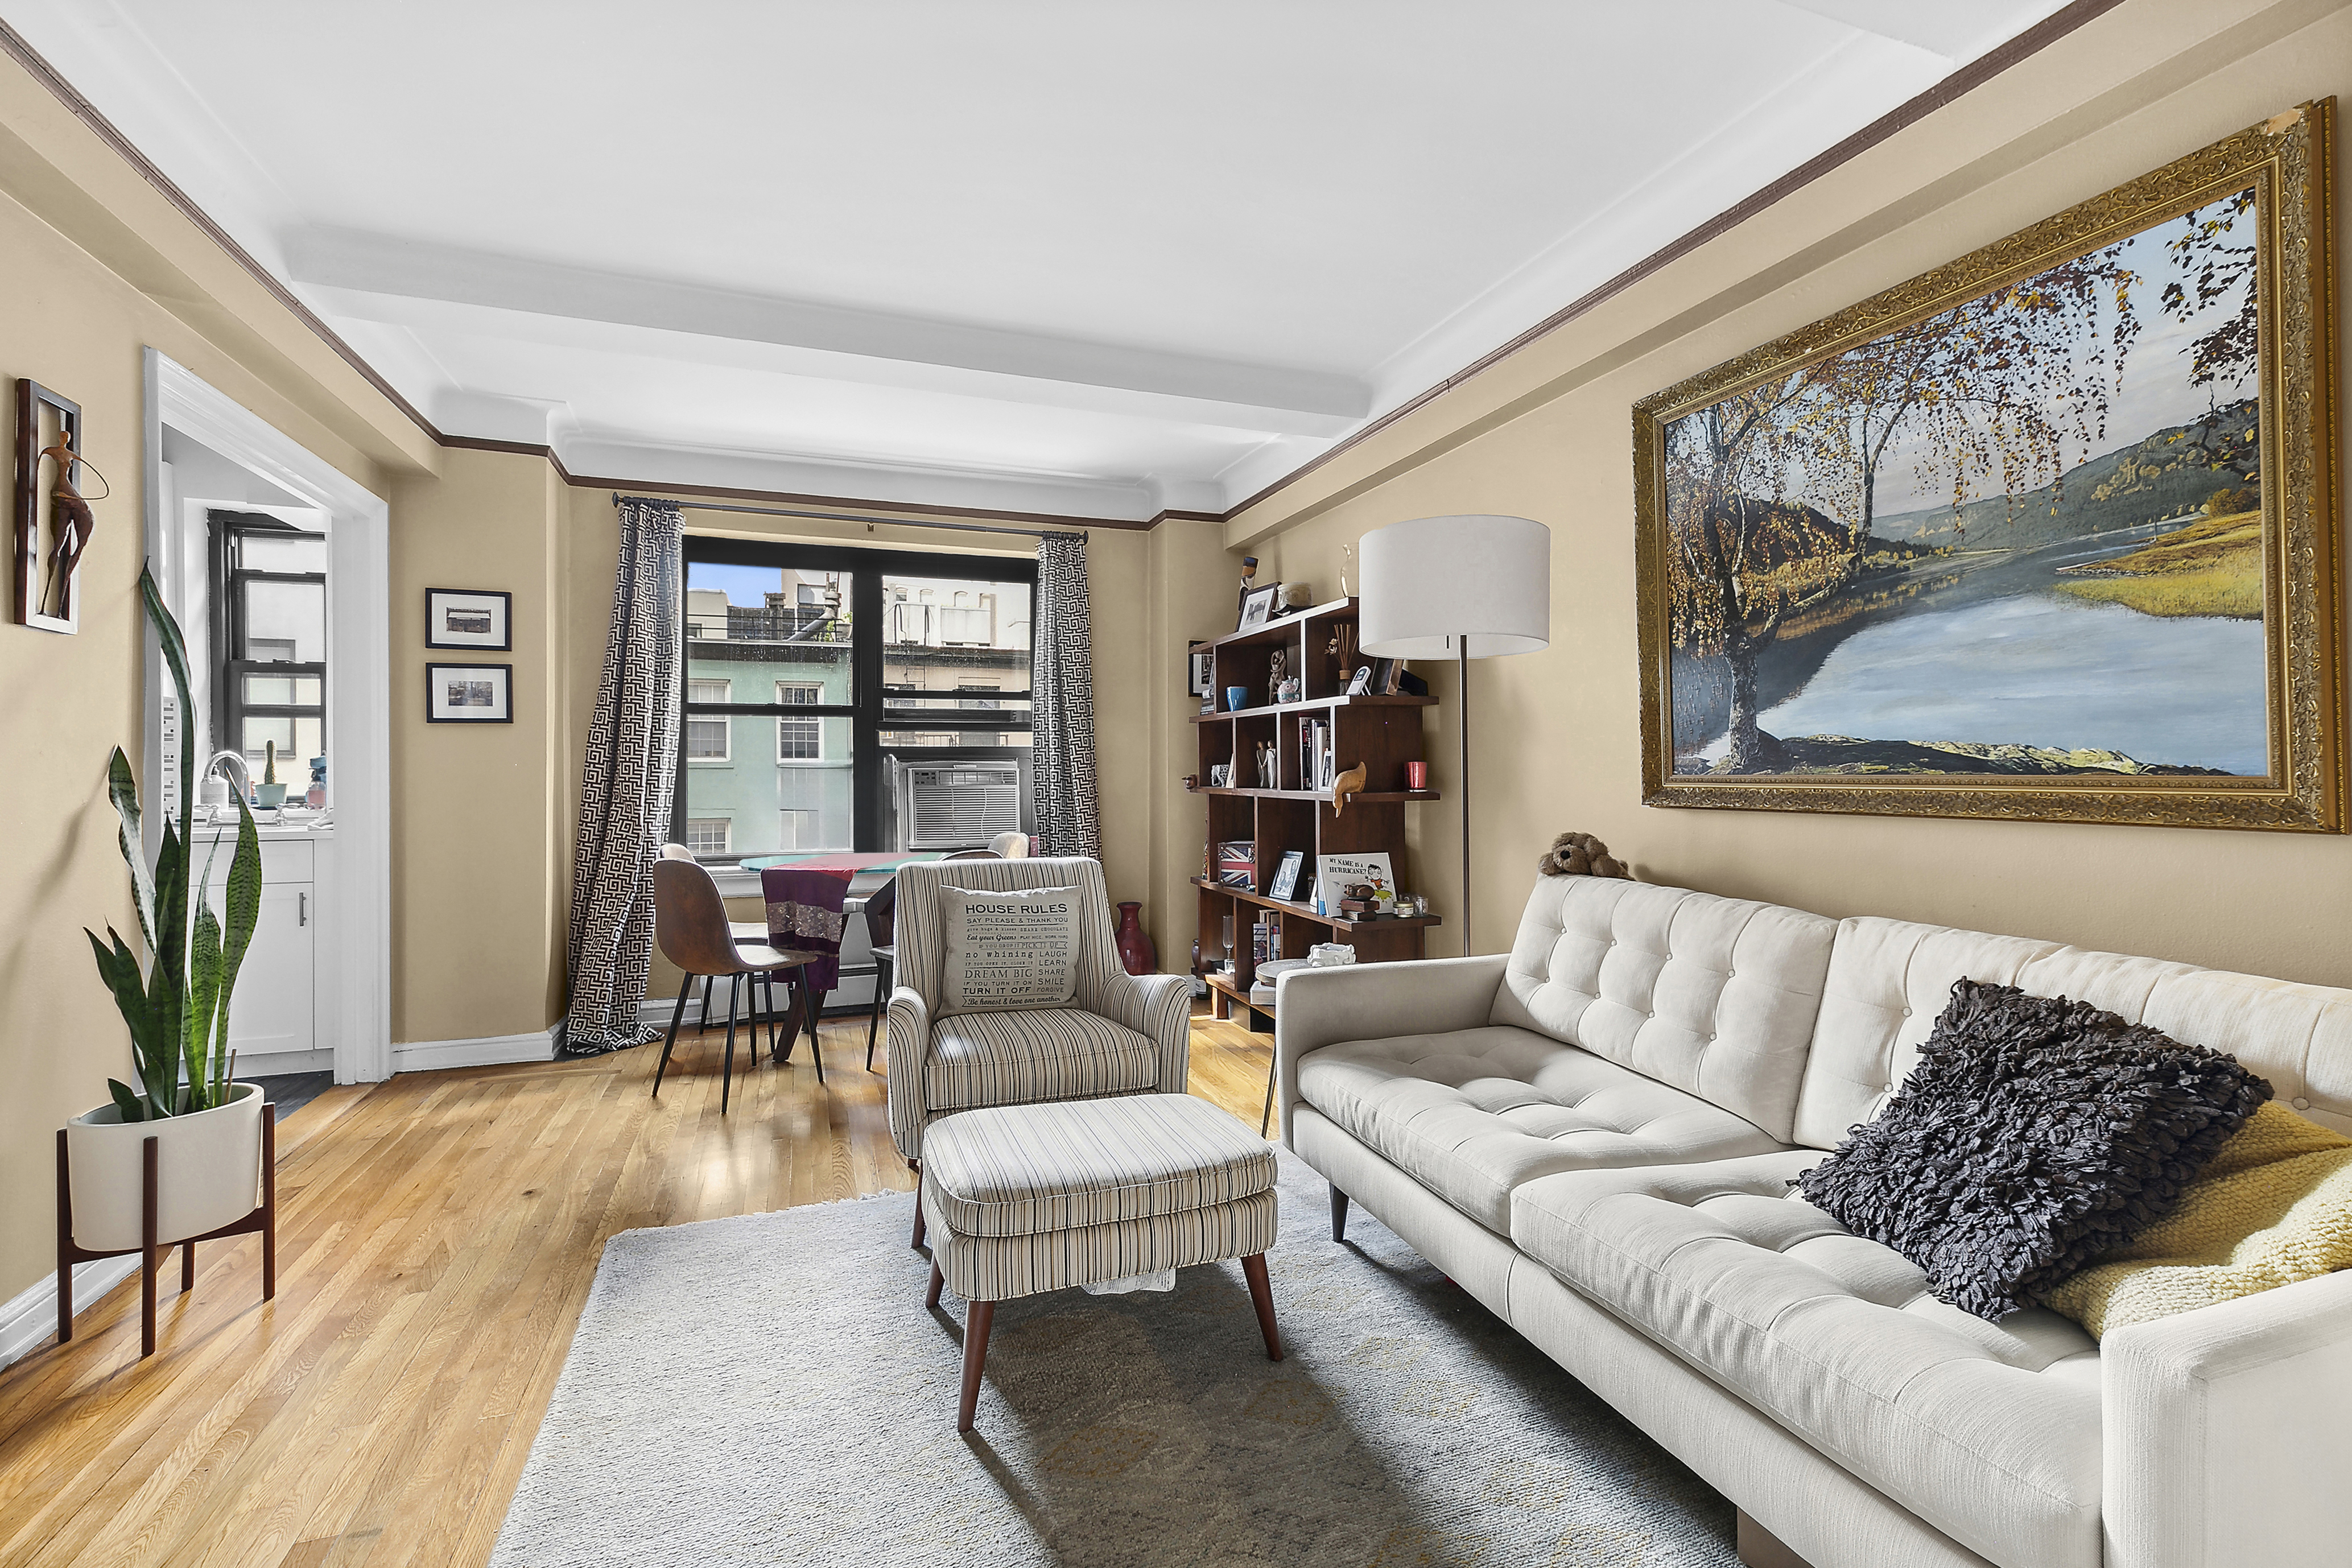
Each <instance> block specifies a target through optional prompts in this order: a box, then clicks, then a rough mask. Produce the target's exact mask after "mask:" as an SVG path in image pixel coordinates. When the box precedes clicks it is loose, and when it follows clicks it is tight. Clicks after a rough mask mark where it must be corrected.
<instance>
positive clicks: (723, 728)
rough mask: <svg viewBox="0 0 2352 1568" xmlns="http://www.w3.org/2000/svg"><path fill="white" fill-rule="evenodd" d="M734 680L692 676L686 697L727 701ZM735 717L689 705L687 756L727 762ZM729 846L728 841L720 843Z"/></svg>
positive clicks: (693, 759)
mask: <svg viewBox="0 0 2352 1568" xmlns="http://www.w3.org/2000/svg"><path fill="white" fill-rule="evenodd" d="M733 685H734V683H733V682H731V681H726V680H689V681H688V682H687V683H686V700H687V701H688V704H693V703H697V702H711V703H724V702H725V701H726V700H727V698H728V693H729V692H730V690H732V689H733ZM734 728H735V721H733V720H731V719H730V718H728V717H727V716H726V715H725V714H723V713H697V712H695V711H693V710H692V708H691V707H690V706H689V708H688V711H687V716H686V760H687V761H688V762H689V763H723V762H725V761H726V760H727V758H728V754H729V752H728V736H729V733H730V731H732V730H733V729H734ZM719 847H720V848H722V849H723V848H725V847H726V846H725V845H723V844H722V845H720V846H719Z"/></svg>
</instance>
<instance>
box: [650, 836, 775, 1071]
mask: <svg viewBox="0 0 2352 1568" xmlns="http://www.w3.org/2000/svg"><path fill="white" fill-rule="evenodd" d="M661 858H663V859H665V860H686V861H690V862H692V863H693V864H695V865H698V866H699V865H701V864H702V862H701V861H699V860H696V859H695V858H694V851H693V850H691V849H688V847H686V846H685V845H683V844H665V845H663V846H662V848H661ZM727 931H728V934H729V935H730V936H732V937H733V938H734V939H735V940H736V941H737V942H752V943H756V944H759V945H761V946H764V945H766V943H767V941H768V928H767V927H766V926H765V925H764V924H762V923H761V922H760V921H728V922H727ZM761 984H764V985H765V986H766V988H767V993H768V1012H767V1018H768V1050H769V1054H770V1055H771V1056H774V1055H775V1054H776V1024H775V1020H776V987H775V983H774V982H773V981H772V980H768V979H767V978H766V977H765V976H762V977H761ZM751 1010H752V1012H754V1013H757V1012H759V1010H760V994H759V991H758V990H756V989H755V990H754V991H753V992H752V993H751ZM728 1022H730V1023H732V1022H734V1017H733V1016H732V1014H730V1016H729V1018H728ZM709 1029H710V976H709V975H708V974H706V975H704V976H703V977H702V1005H701V1007H700V1009H699V1010H698V1012H697V1013H696V1015H695V1020H694V1032H695V1033H696V1034H698V1035H699V1034H707V1033H709Z"/></svg>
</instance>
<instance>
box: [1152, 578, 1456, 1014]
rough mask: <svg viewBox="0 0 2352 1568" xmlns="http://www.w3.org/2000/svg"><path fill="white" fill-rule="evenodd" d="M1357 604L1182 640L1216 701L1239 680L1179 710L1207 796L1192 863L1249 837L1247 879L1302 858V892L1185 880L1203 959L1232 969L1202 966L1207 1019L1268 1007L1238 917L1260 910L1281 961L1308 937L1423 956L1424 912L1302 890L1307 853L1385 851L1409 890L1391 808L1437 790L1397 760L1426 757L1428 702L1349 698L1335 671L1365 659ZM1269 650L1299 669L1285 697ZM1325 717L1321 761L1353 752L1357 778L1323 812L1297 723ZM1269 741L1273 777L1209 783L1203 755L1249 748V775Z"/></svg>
mask: <svg viewBox="0 0 2352 1568" xmlns="http://www.w3.org/2000/svg"><path fill="white" fill-rule="evenodd" d="M1357 610H1358V605H1357V601H1355V600H1354V599H1335V600H1333V601H1331V602H1330V603H1328V604H1324V605H1315V606H1314V607H1312V608H1311V609H1307V610H1301V611H1299V612H1297V613H1296V614H1293V615H1289V616H1284V617H1283V618H1281V619H1280V620H1276V621H1271V622H1268V623H1267V624H1266V625H1265V626H1253V627H1251V628H1250V629H1249V630H1248V631H1242V632H1228V633H1226V634H1225V635H1224V636H1223V637H1212V638H1209V639H1208V640H1207V641H1205V642H1196V643H1194V644H1193V645H1192V652H1193V653H1195V654H1198V653H1201V652H1203V651H1206V652H1207V653H1209V655H1210V656H1211V657H1210V663H1211V670H1210V686H1211V689H1212V691H1213V693H1214V694H1215V700H1217V701H1219V702H1220V703H1222V702H1223V697H1224V691H1225V689H1226V688H1227V687H1233V686H1239V687H1244V688H1246V689H1247V690H1246V696H1245V699H1244V705H1243V706H1242V707H1240V708H1237V709H1232V710H1223V711H1219V712H1210V713H1196V714H1192V715H1191V716H1190V717H1191V719H1192V724H1193V726H1194V731H1193V732H1194V733H1195V734H1196V735H1197V736H1199V738H1200V739H1199V746H1198V755H1199V773H1198V777H1199V779H1200V781H1201V783H1200V785H1199V786H1198V787H1197V788H1196V789H1195V791H1194V793H1195V794H1197V795H1202V797H1204V799H1205V802H1206V805H1207V806H1208V819H1209V820H1208V845H1207V847H1206V849H1205V852H1204V854H1203V857H1202V859H1203V870H1204V872H1205V871H1206V869H1207V868H1208V866H1209V865H1210V864H1212V863H1213V854H1214V848H1215V846H1217V845H1219V844H1223V843H1232V842H1236V841H1240V840H1244V839H1245V840H1248V841H1249V842H1250V843H1252V844H1254V845H1255V847H1256V849H1255V863H1254V864H1253V866H1252V868H1251V886H1252V887H1253V888H1264V887H1266V886H1268V885H1270V884H1271V882H1272V880H1273V878H1274V874H1275V872H1276V869H1277V868H1279V867H1280V866H1281V864H1282V858H1283V857H1284V855H1286V853H1288V852H1289V851H1291V850H1294V849H1295V850H1299V851H1302V852H1303V853H1304V854H1305V855H1306V856H1307V867H1306V868H1305V869H1304V870H1303V871H1302V873H1301V878H1302V880H1301V883H1300V886H1301V887H1303V888H1305V889H1307V890H1308V894H1309V896H1308V897H1307V898H1306V899H1303V900H1299V899H1272V898H1268V897H1266V896H1265V894H1263V893H1260V892H1255V891H1248V890H1244V889H1241V888H1238V887H1233V886H1229V885H1227V884H1225V883H1223V882H1219V881H1216V880H1213V879H1211V878H1210V877H1209V876H1207V875H1205V874H1204V875H1202V876H1197V877H1194V878H1193V879H1192V886H1193V888H1194V889H1195V890H1196V892H1197V895H1198V898H1199V902H1200V931H1199V937H1200V943H1201V956H1202V959H1203V960H1204V961H1214V960H1221V959H1223V960H1231V961H1232V967H1231V968H1230V969H1229V970H1226V971H1221V972H1217V973H1211V974H1210V975H1208V976H1207V979H1208V983H1209V992H1210V1000H1211V1002H1212V1003H1213V1005H1214V1007H1215V1010H1216V1016H1218V1017H1220V1018H1230V1017H1233V1016H1235V1009H1236V1008H1239V1009H1241V1010H1243V1012H1244V1015H1245V1016H1247V1017H1249V1018H1250V1019H1251V1020H1252V1022H1253V1026H1255V1021H1256V1020H1257V1019H1259V1018H1265V1019H1271V1018H1272V1017H1273V1015H1274V1009H1273V1008H1272V1007H1271V1006H1269V1005H1265V1004H1263V1003H1253V1002H1251V1001H1250V1000H1249V992H1250V984H1251V981H1252V980H1253V979H1254V978H1255V973H1256V964H1255V962H1254V961H1253V959H1252V956H1251V953H1252V942H1251V935H1250V928H1251V927H1252V926H1253V925H1254V924H1255V923H1256V921H1258V919H1259V918H1260V917H1261V916H1262V915H1263V914H1265V913H1266V912H1271V913H1272V914H1273V915H1274V916H1275V917H1276V921H1278V923H1279V928H1280V930H1281V932H1282V954H1283V956H1284V957H1285V958H1304V957H1306V956H1307V949H1308V948H1309V947H1310V946H1313V945H1315V944H1316V943H1318V942H1345V943H1347V944H1348V945H1349V946H1350V947H1352V948H1354V949H1355V950H1356V956H1357V958H1358V960H1359V961H1360V962H1362V963H1383V962H1389V961H1393V960H1397V959H1415V958H1422V957H1424V956H1426V953H1425V951H1424V938H1425V934H1426V932H1427V931H1428V930H1429V929H1430V928H1431V927H1433V926H1436V925H1439V924H1441V923H1443V922H1442V921H1441V920H1440V919H1439V917H1437V916H1435V915H1421V916H1405V917H1396V916H1391V917H1388V918H1385V919H1372V920H1352V919H1349V918H1348V917H1347V916H1344V915H1340V914H1337V913H1334V914H1328V915H1325V914H1318V913H1316V912H1315V900H1314V898H1313V896H1312V890H1313V888H1314V880H1313V879H1314V876H1315V868H1316V863H1317V862H1318V860H1319V859H1320V858H1321V857H1322V856H1324V855H1326V854H1335V855H1367V854H1376V853H1385V854H1386V855H1387V856H1388V858H1389V864H1390V866H1391V868H1393V869H1394V871H1395V873H1396V877H1397V882H1398V885H1399V886H1400V887H1402V888H1405V889H1412V886H1413V878H1412V870H1411V868H1409V867H1408V865H1407V863H1406V858H1405V837H1404V811H1405V807H1406V806H1408V805H1417V804H1419V803H1421V802H1423V801H1432V800H1436V799H1437V798H1439V797H1438V793H1437V791H1435V790H1428V789H1424V790H1414V789H1408V788H1406V787H1405V776H1404V774H1405V764H1406V763H1412V762H1421V761H1423V760H1425V758H1426V756H1427V752H1426V750H1425V747H1424V742H1423V713H1424V710H1427V709H1429V708H1432V707H1434V706H1435V705H1436V699H1435V698H1432V697H1416V696H1412V695H1411V694H1409V693H1402V692H1397V693H1370V694H1359V695H1355V696H1350V695H1349V693H1348V682H1349V678H1350V676H1351V675H1352V673H1353V671H1354V669H1355V668H1356V667H1357V666H1359V665H1363V664H1368V663H1370V662H1371V661H1370V659H1368V658H1364V657H1363V655H1362V654H1361V652H1360V651H1359V650H1357V649H1356V647H1355V627H1356V624H1357ZM1342 628H1345V631H1346V641H1347V643H1348V647H1349V658H1347V659H1346V660H1345V661H1344V662H1343V661H1342V660H1341V659H1339V658H1338V657H1337V656H1336V655H1335V654H1334V653H1333V652H1332V651H1331V645H1332V643H1333V640H1334V635H1335V633H1338V632H1339V631H1340V630H1341V629H1342ZM1277 649H1279V650H1280V651H1281V652H1282V654H1283V656H1284V659H1285V663H1286V669H1285V674H1286V676H1297V677H1298V678H1299V679H1300V681H1301V683H1302V687H1303V689H1302V690H1301V692H1300V696H1299V699H1298V700H1297V701H1293V702H1276V701H1275V700H1273V697H1274V692H1273V681H1272V679H1271V674H1270V670H1271V661H1272V656H1273V655H1274V653H1275V652H1276V650H1277ZM1302 718H1310V719H1321V720H1327V721H1328V722H1329V724H1330V726H1331V746H1332V761H1333V763H1334V764H1335V767H1336V768H1337V770H1338V771H1339V772H1345V771H1347V770H1348V769H1349V768H1351V767H1354V766H1355V765H1356V764H1357V763H1362V764H1363V766H1364V768H1365V774H1366V776H1365V784H1366V785H1367V786H1368V787H1367V788H1366V789H1364V790H1363V791H1361V792H1360V793H1358V794H1354V795H1349V797H1348V798H1347V802H1346V804H1345V806H1344V807H1343V808H1342V809H1339V810H1334V809H1333V806H1332V803H1331V792H1330V791H1329V790H1328V789H1309V788H1307V787H1304V786H1305V784H1307V780H1306V779H1305V778H1303V777H1302V776H1301V774H1302V768H1303V763H1302V759H1301V757H1300V756H1299V745H1298V741H1299V736H1298V722H1297V721H1299V720H1300V719H1302ZM1269 742H1271V743H1272V744H1273V745H1274V748H1275V754H1276V783H1275V787H1273V788H1257V787H1253V786H1245V785H1241V784H1229V785H1213V784H1209V783H1208V777H1209V769H1210V767H1211V766H1212V765H1217V764H1223V763H1236V762H1238V760H1239V759H1240V758H1241V757H1242V756H1243V755H1244V754H1247V755H1250V756H1251V757H1252V759H1253V760H1252V762H1251V764H1250V767H1249V768H1248V769H1247V770H1244V774H1245V776H1249V777H1253V778H1255V776H1256V773H1255V748H1257V747H1260V746H1264V745H1265V744H1267V743H1269ZM1227 917H1231V918H1232V920H1233V922H1234V939H1233V946H1234V951H1232V952H1228V951H1227V950H1226V946H1225V938H1224V922H1225V920H1226V918H1227Z"/></svg>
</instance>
